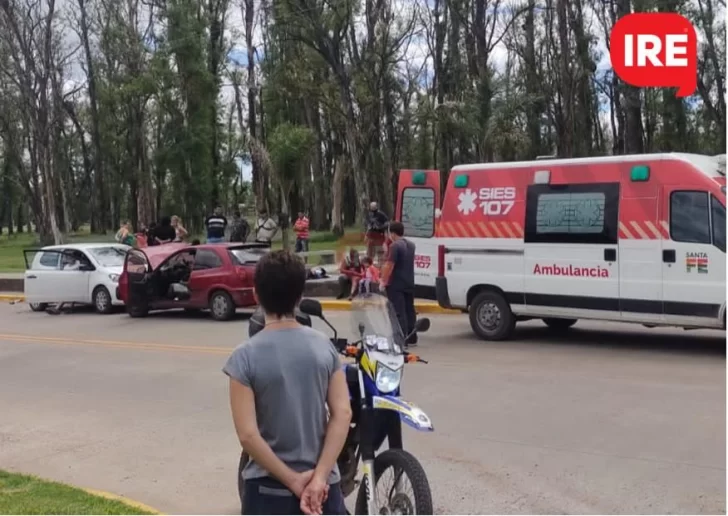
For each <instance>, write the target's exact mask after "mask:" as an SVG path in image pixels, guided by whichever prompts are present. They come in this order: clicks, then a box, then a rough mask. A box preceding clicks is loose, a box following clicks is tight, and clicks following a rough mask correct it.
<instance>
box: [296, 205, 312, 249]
mask: <svg viewBox="0 0 728 516" xmlns="http://www.w3.org/2000/svg"><path fill="white" fill-rule="evenodd" d="M308 225H309V224H308V217H306V214H305V213H303V212H302V211H299V212H298V219H296V223H295V224H294V225H293V231H295V232H296V252H297V253H301V252H304V253H307V252H308Z"/></svg>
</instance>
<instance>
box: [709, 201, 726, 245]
mask: <svg viewBox="0 0 728 516" xmlns="http://www.w3.org/2000/svg"><path fill="white" fill-rule="evenodd" d="M710 211H711V221H710V222H711V224H712V225H713V245H714V246H715V247H717V248H718V249H720V250H721V251H723V252H725V206H723V205H722V204H721V203H720V201H719V200H718V199H716V198H715V197H713V196H711V197H710Z"/></svg>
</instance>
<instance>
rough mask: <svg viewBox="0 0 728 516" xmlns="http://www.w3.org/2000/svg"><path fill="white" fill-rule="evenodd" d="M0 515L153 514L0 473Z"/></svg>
mask: <svg viewBox="0 0 728 516" xmlns="http://www.w3.org/2000/svg"><path fill="white" fill-rule="evenodd" d="M0 514H153V513H151V512H145V511H142V510H141V509H137V508H134V507H131V506H129V505H126V504H124V503H122V502H120V501H117V500H108V499H106V498H102V497H100V496H95V495H91V494H89V493H87V492H85V491H83V490H82V489H77V488H75V487H71V486H67V485H64V484H58V483H56V482H47V481H45V480H41V479H39V478H37V477H32V476H29V475H18V474H15V473H8V472H7V471H2V470H0Z"/></svg>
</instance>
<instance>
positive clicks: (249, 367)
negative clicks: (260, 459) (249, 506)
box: [223, 326, 341, 484]
mask: <svg viewBox="0 0 728 516" xmlns="http://www.w3.org/2000/svg"><path fill="white" fill-rule="evenodd" d="M340 367H341V364H340V361H339V355H338V354H337V353H336V350H335V349H334V347H333V346H332V344H331V341H330V340H329V339H328V337H326V335H324V334H323V333H321V332H319V331H317V330H314V329H312V328H308V327H306V326H301V327H300V328H285V329H275V330H274V329H268V330H264V331H261V332H260V333H257V334H256V335H255V336H254V337H253V338H251V339H250V340H249V341H247V342H244V343H243V344H241V345H239V346H238V347H237V348H235V350H234V351H233V353H232V354H231V355H230V358H228V361H227V363H226V364H225V367H224V368H223V372H224V373H225V374H227V375H228V376H230V377H231V378H233V379H235V380H237V381H238V382H240V383H242V384H243V385H245V386H247V387H250V388H251V389H252V390H253V393H254V394H255V412H256V416H257V422H258V429H259V430H260V435H261V436H262V437H263V440H265V442H267V443H268V445H269V446H270V447H271V449H272V450H273V453H275V454H276V456H278V458H279V459H281V460H282V461H283V462H284V463H285V464H286V465H287V466H288V467H289V468H291V469H292V470H294V471H298V472H302V471H307V470H309V469H314V468H315V467H316V463H317V462H318V459H319V456H320V455H321V450H322V449H323V445H324V434H325V433H326V425H327V423H328V415H327V411H326V397H327V394H328V391H329V382H330V381H331V377H332V376H333V374H334V373H335V372H336V371H337V370H338V369H339V368H340ZM267 476H269V474H268V472H267V471H265V470H264V469H262V468H261V467H260V466H258V465H257V464H256V463H255V462H253V461H252V460H251V461H250V462H249V463H248V465H247V466H246V467H245V469H244V470H243V478H245V479H249V478H259V477H267ZM340 478H341V477H340V475H339V469H338V467H337V466H334V469H333V471H332V472H331V475H329V484H334V483H336V482H339V480H340Z"/></svg>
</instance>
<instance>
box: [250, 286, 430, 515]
mask: <svg viewBox="0 0 728 516" xmlns="http://www.w3.org/2000/svg"><path fill="white" fill-rule="evenodd" d="M299 309H300V311H301V312H302V313H303V314H306V315H309V316H312V317H317V318H319V319H321V320H322V321H323V322H324V324H326V325H327V326H328V327H329V328H330V329H331V330H332V331H333V334H334V337H333V338H332V339H331V342H332V344H333V345H334V346H335V348H336V349H337V351H338V352H339V353H341V354H342V355H344V356H345V357H348V358H350V359H353V362H352V363H346V364H343V365H342V368H343V369H344V373H345V374H346V381H347V384H348V386H349V396H350V399H351V408H352V419H351V428H350V429H349V435H348V436H347V439H346V443H345V445H344V448H343V450H342V451H341V454H340V455H339V458H338V460H337V464H338V467H339V472H340V474H341V489H342V491H343V494H344V497H347V496H349V495H350V494H351V493H353V492H354V490H355V489H356V487H357V484H358V486H359V492H358V493H357V498H356V503H355V509H354V513H355V514H432V513H433V507H432V492H431V490H430V485H429V482H428V480H427V474H426V473H425V471H424V469H423V467H422V465H421V464H420V462H419V461H418V460H417V459H416V458H415V457H414V456H413V455H412V454H411V453H409V452H408V451H406V450H404V448H403V442H402V422H404V423H405V424H407V425H408V426H410V427H412V428H414V429H416V430H419V431H424V432H432V431H434V428H433V425H432V422H431V420H430V418H429V417H428V416H427V414H425V413H424V412H423V411H422V410H421V409H420V408H419V407H417V406H416V405H415V404H413V403H411V402H408V401H405V400H403V399H402V398H401V396H400V384H401V380H402V373H403V369H404V366H405V364H412V363H415V362H421V363H425V364H426V363H427V361H425V360H423V359H421V358H420V357H418V356H417V355H415V354H413V353H409V352H407V351H405V350H404V343H405V342H406V337H405V336H404V335H403V333H402V330H401V328H400V326H399V323H398V321H397V317H396V314H395V313H394V310H393V308H392V305H391V304H390V303H389V301H388V300H387V298H385V297H383V296H379V295H376V294H369V295H364V296H360V297H357V298H354V300H353V301H352V312H351V315H352V321H353V322H354V326H355V332H356V335H358V337H359V339H358V340H356V341H355V342H351V343H350V342H348V341H347V339H344V338H339V337H338V332H337V330H336V328H334V326H333V325H331V324H330V323H329V321H328V320H327V319H326V317H325V316H324V314H323V309H322V307H321V303H319V302H318V301H316V300H314V299H304V300H302V301H301V303H300V306H299ZM429 327H430V320H429V319H427V318H423V319H419V320H417V322H416V324H415V330H414V331H416V332H425V331H427V330H428V329H429ZM385 438H386V439H387V443H388V449H387V450H384V451H382V452H380V453H378V451H379V449H380V448H381V447H382V444H384V439H385ZM248 460H249V459H248V457H247V454H245V452H243V456H242V457H241V461H240V465H239V470H238V482H239V484H238V487H239V491H240V494H241V502H242V501H243V500H242V496H243V494H242V493H243V489H242V476H241V472H242V468H243V467H244V466H245V464H246V463H247V461H248ZM360 461H361V470H362V478H361V481H360V482H357V481H356V480H355V477H356V476H357V473H358V471H359V463H360ZM390 470H391V472H392V481H391V482H387V483H386V485H387V487H385V489H386V492H385V493H384V496H380V493H379V492H378V488H379V487H382V486H385V482H383V479H385V478H387V473H388V472H389V471H390ZM405 480H408V482H405ZM407 483H408V484H409V485H410V487H411V489H410V490H407V489H405V487H406V484H407Z"/></svg>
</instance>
